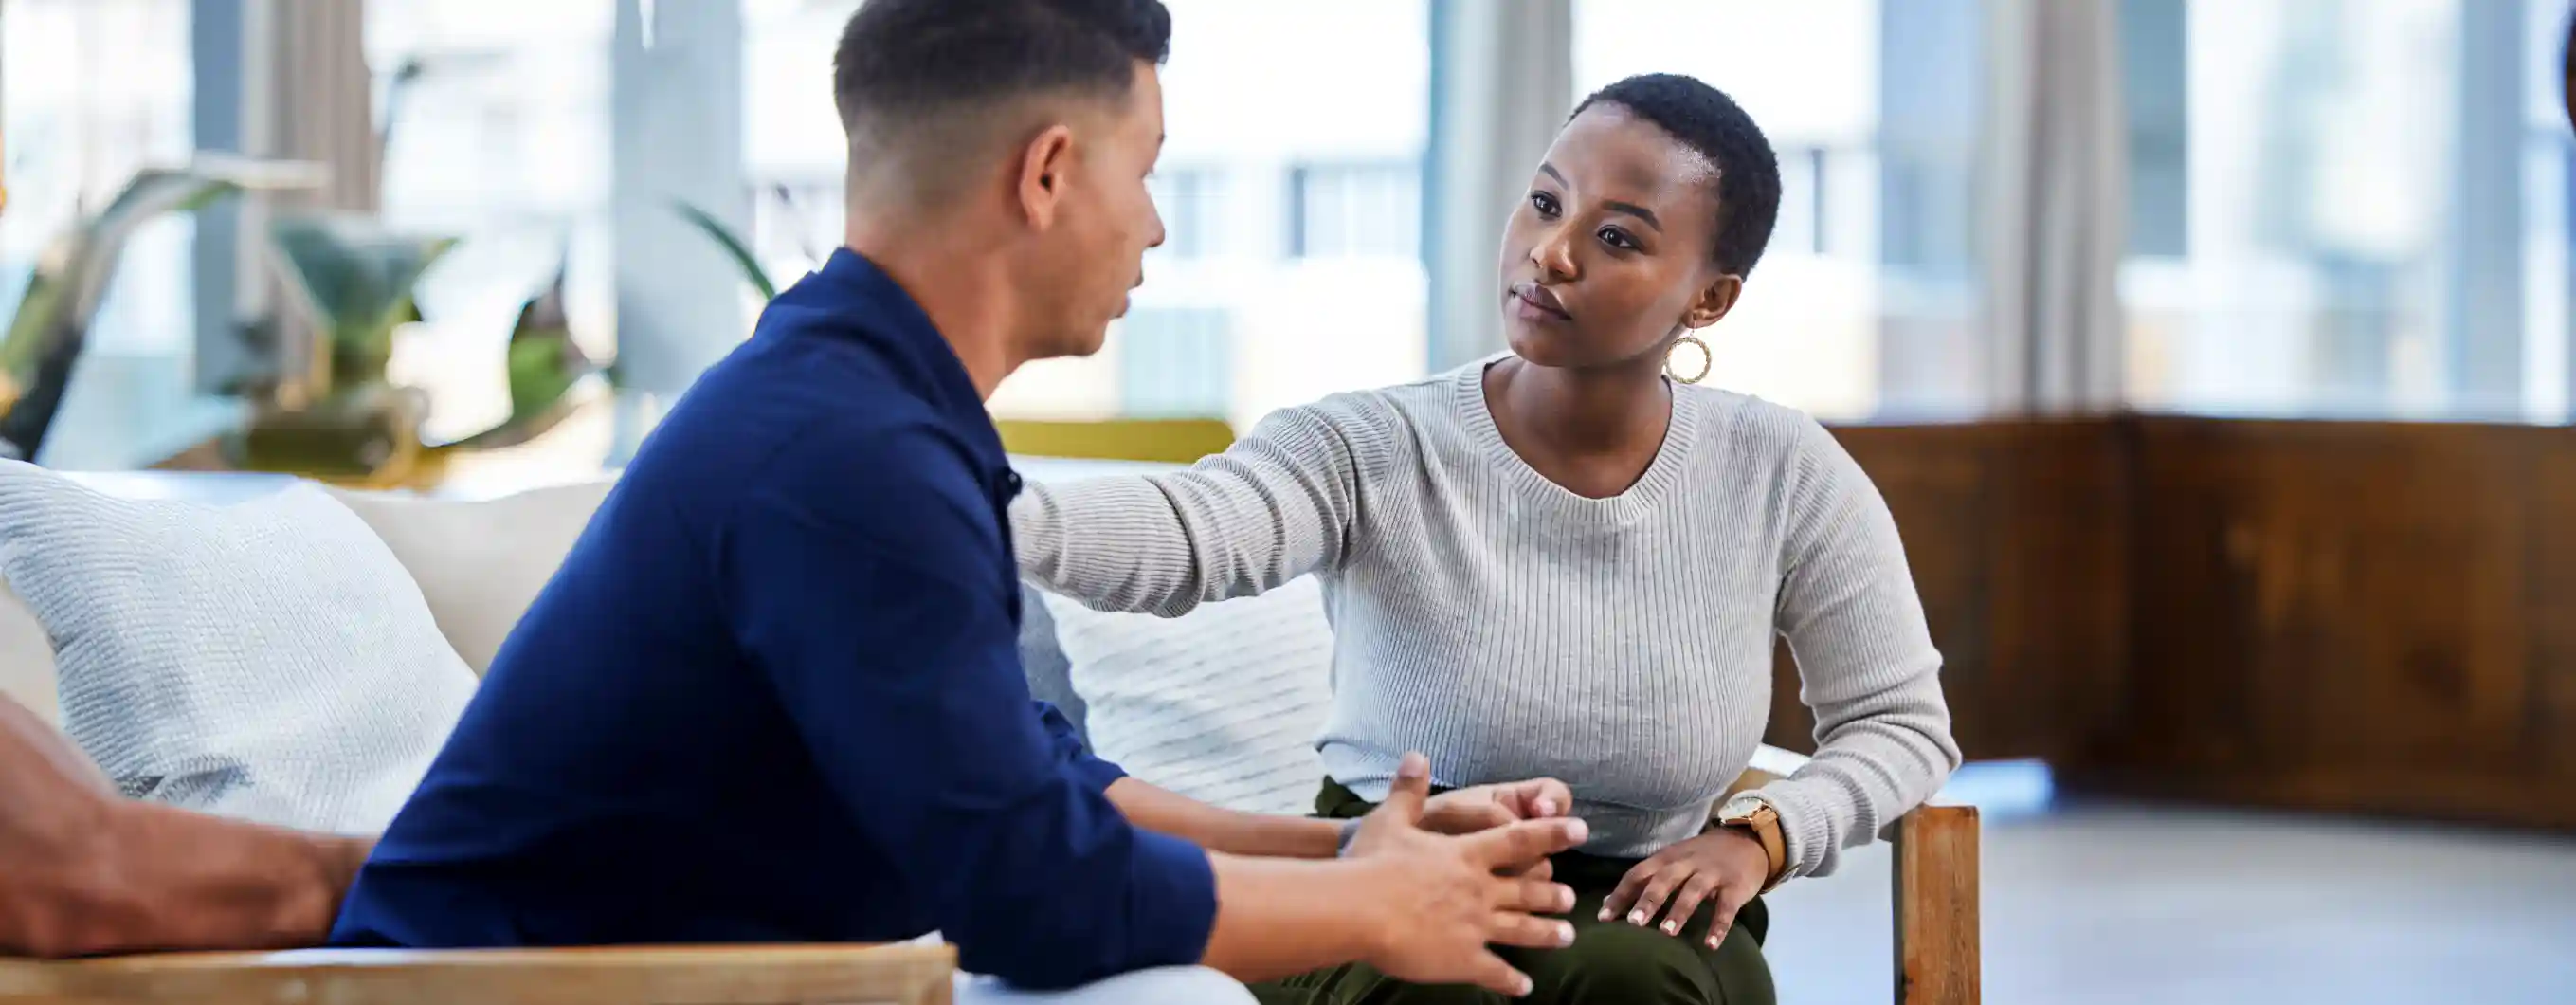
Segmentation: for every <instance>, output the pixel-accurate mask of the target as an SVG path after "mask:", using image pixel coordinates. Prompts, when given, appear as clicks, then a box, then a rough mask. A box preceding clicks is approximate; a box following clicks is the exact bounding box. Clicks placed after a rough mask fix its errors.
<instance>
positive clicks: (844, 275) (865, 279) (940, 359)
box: [816, 248, 1009, 471]
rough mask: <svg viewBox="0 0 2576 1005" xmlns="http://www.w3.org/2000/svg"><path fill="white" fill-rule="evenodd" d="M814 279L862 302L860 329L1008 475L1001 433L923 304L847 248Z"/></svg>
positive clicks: (834, 253)
mask: <svg viewBox="0 0 2576 1005" xmlns="http://www.w3.org/2000/svg"><path fill="white" fill-rule="evenodd" d="M816 275H817V276H818V277H819V278H820V279H821V280H822V281H824V282H826V283H829V284H831V286H832V288H833V289H834V291H835V292H838V293H842V294H844V295H856V296H857V297H858V298H859V304H858V306H859V307H860V310H861V311H862V313H863V316H864V318H865V323H863V324H861V325H859V326H858V327H860V328H862V329H863V330H865V331H867V332H869V333H871V334H874V335H875V336H876V339H875V340H874V341H876V342H878V343H879V344H880V345H882V346H883V347H884V348H885V349H886V350H887V351H888V352H889V353H890V354H891V355H893V356H894V357H895V359H896V362H897V363H899V364H900V369H901V370H902V371H903V372H904V374H905V376H907V377H909V378H911V379H912V381H913V382H914V385H915V386H914V387H913V390H914V391H915V393H918V394H920V395H921V397H922V399H923V400H925V401H928V402H929V403H930V404H931V405H932V406H933V407H935V408H937V409H938V410H939V413H940V415H941V417H942V418H945V419H947V420H949V421H950V422H951V423H953V424H955V426H956V427H957V429H958V430H959V431H960V432H962V433H964V434H965V435H966V440H967V442H968V443H969V444H971V445H972V446H973V447H974V448H975V450H976V452H977V453H978V454H979V455H981V457H982V459H983V460H984V461H985V462H986V463H987V464H988V465H990V466H991V467H993V468H996V469H1002V470H1005V471H1007V470H1008V468H1009V460H1008V458H1007V457H1006V456H1005V455H1004V454H1003V452H1002V440H1001V434H999V433H998V432H996V431H995V430H994V428H993V417H992V414H991V413H990V412H987V411H985V409H984V396H983V395H982V394H981V393H979V392H977V391H976V390H975V380H974V378H973V377H972V376H970V375H969V374H967V372H966V364H965V362H964V361H963V360H960V359H958V358H957V350H956V348H955V347H953V346H951V345H949V344H948V339H947V338H946V337H945V336H942V335H941V334H939V328H938V327H937V326H936V325H933V324H932V323H931V321H930V315H929V314H928V313H927V312H924V311H923V310H922V309H921V303H920V302H919V301H916V300H914V299H913V298H912V294H911V293H908V292H906V291H905V290H904V288H903V286H902V285H901V284H899V283H897V282H895V279H894V277H893V276H890V275H887V274H886V272H885V270H884V269H881V268H879V267H877V264H876V263H875V262H871V261H869V260H868V259H867V256H865V255H861V254H859V253H858V252H855V251H852V250H850V249H848V248H835V249H833V250H832V257H831V258H829V259H827V260H825V261H824V263H823V268H822V269H821V270H820V271H818V272H817V273H816Z"/></svg>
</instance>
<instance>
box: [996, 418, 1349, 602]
mask: <svg viewBox="0 0 2576 1005" xmlns="http://www.w3.org/2000/svg"><path fill="white" fill-rule="evenodd" d="M1381 426H1382V423H1380V422H1378V421H1375V420H1374V419H1373V417H1372V416H1370V415H1369V414H1368V409H1367V407H1366V406H1365V405H1364V404H1362V403H1361V401H1360V400H1359V399H1356V398H1348V397H1338V396H1337V397H1336V398H1330V399H1326V400H1325V401H1323V402H1321V403H1318V404H1315V405H1308V406H1304V407H1299V408H1288V409H1282V410H1280V411H1278V412H1275V413H1272V414H1271V415H1270V417H1269V418H1266V419H1263V420H1262V421H1261V424H1260V425H1258V426H1256V427H1254V429H1253V431H1252V433H1251V434H1250V435H1248V436H1245V437H1244V438H1243V439H1241V440H1239V441H1236V443H1235V444H1234V446H1232V447H1230V448H1228V449H1227V450H1226V451H1225V452H1224V453H1222V454H1218V455H1215V456H1213V457H1209V458H1207V459H1205V460H1202V461H1200V462H1198V463H1197V464H1195V465H1193V466H1191V467H1189V468H1187V469H1184V470H1179V471H1172V472H1167V473H1156V474H1145V475H1117V476H1111V477H1103V478H1085V479H1079V480H1072V481H1067V482H1063V483H1061V484H1032V485H1030V486H1029V489H1028V491H1027V492H1026V493H1025V494H1023V495H1022V496H1021V497H1020V498H1019V499H1018V500H1017V501H1015V502H1013V503H1012V505H1011V511H1010V516H1011V528H1012V536H1013V537H1014V538H1016V539H1017V541H1018V546H1019V555H1018V560H1019V566H1020V572H1021V573H1022V574H1023V575H1026V576H1028V577H1029V578H1030V579H1032V580H1035V581H1036V582H1037V583H1038V584H1039V585H1041V586H1044V587H1046V588H1047V589H1049V590H1052V591H1054V592H1056V593H1059V594H1063V595H1064V596H1067V597H1071V598H1073V599H1075V600H1078V601H1080V602H1082V603H1083V604H1084V605H1086V606H1089V607H1091V608H1094V609H1096V610H1105V611H1135V612H1144V613H1151V614H1158V615H1162V616H1164V617H1179V616H1180V615H1182V614H1186V613H1189V611H1190V610H1191V609H1192V608H1195V607H1197V606H1198V605H1199V604H1201V603H1204V602H1207V601H1214V600H1225V599H1229V598H1233V597H1242V596H1250V595H1253V594H1257V593H1260V592H1262V591H1264V590H1268V589H1271V588H1273V587H1276V586H1278V585H1280V584H1282V583H1285V582H1287V581H1289V580H1292V579H1295V578H1297V577H1298V576H1302V575H1305V574H1306V573H1309V572H1313V571H1315V570H1317V569H1320V568H1327V567H1332V566H1336V565H1338V564H1340V562H1341V561H1342V557H1343V555H1344V553H1345V552H1346V551H1347V549H1348V548H1349V543H1350V540H1351V530H1352V526H1353V524H1354V523H1355V521H1356V520H1357V519H1358V516H1359V509H1360V502H1361V494H1362V487H1363V485H1364V484H1365V481H1366V475H1367V473H1368V472H1369V470H1370V469H1371V468H1372V467H1373V466H1374V465H1375V463H1376V462H1377V461H1379V460H1381V459H1382V458H1383V456H1384V455H1385V454H1386V453H1387V451H1388V445H1387V443H1386V440H1387V436H1386V435H1385V431H1384V430H1383V429H1382V428H1381Z"/></svg>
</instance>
